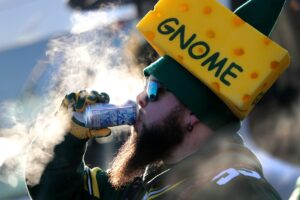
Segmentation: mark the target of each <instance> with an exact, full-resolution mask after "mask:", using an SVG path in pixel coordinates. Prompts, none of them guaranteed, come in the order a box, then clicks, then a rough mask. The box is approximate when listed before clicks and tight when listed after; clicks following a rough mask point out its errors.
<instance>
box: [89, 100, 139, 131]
mask: <svg viewBox="0 0 300 200" xmlns="http://www.w3.org/2000/svg"><path fill="white" fill-rule="evenodd" d="M137 113H138V106H137V103H136V102H134V101H131V100H129V101H127V102H126V103H124V104H122V105H114V104H94V105H90V106H87V108H86V110H85V112H84V121H85V126H86V127H87V128H91V129H101V128H107V127H113V126H119V125H133V124H134V123H135V122H136V120H137Z"/></svg>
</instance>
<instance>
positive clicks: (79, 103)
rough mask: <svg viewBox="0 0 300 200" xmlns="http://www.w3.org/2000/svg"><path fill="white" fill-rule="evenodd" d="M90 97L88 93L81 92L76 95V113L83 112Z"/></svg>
mask: <svg viewBox="0 0 300 200" xmlns="http://www.w3.org/2000/svg"><path fill="white" fill-rule="evenodd" d="M87 96H88V93H87V91H85V90H81V91H80V92H79V93H76V104H75V111H76V112H83V111H84V109H85V106H86V98H87Z"/></svg>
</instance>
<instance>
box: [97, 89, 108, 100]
mask: <svg viewBox="0 0 300 200" xmlns="http://www.w3.org/2000/svg"><path fill="white" fill-rule="evenodd" d="M109 101H110V98H109V95H108V94H107V93H105V92H101V93H100V94H99V95H98V96H97V102H98V103H109Z"/></svg>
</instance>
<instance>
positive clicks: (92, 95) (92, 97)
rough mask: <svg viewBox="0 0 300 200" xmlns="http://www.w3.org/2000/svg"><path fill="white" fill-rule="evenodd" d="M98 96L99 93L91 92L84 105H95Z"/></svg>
mask: <svg viewBox="0 0 300 200" xmlns="http://www.w3.org/2000/svg"><path fill="white" fill-rule="evenodd" d="M98 96H99V93H98V92H97V91H94V90H93V91H91V92H90V93H89V95H88V96H87V98H86V104H87V105H91V104H95V103H97V102H98V101H97V100H98Z"/></svg>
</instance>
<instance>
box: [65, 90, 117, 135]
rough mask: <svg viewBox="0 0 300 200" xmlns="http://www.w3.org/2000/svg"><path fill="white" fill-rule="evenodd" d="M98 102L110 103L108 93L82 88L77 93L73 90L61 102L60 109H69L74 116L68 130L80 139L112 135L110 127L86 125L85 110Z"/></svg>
mask: <svg viewBox="0 0 300 200" xmlns="http://www.w3.org/2000/svg"><path fill="white" fill-rule="evenodd" d="M96 103H109V96H108V94H106V93H100V94H99V93H98V92H96V91H91V92H87V91H85V90H82V91H80V92H77V93H74V92H72V93H70V94H67V95H66V96H65V98H64V100H63V101H62V103H61V108H60V110H61V111H62V110H63V111H67V112H69V113H70V115H71V116H72V117H71V122H70V127H69V130H68V132H70V133H71V134H72V135H74V136H75V137H77V138H79V139H88V138H91V137H105V136H108V135H110V132H111V131H110V129H108V128H104V129H99V130H94V129H89V128H86V127H85V124H84V119H83V112H84V111H85V109H86V107H87V106H88V105H92V104H96Z"/></svg>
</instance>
